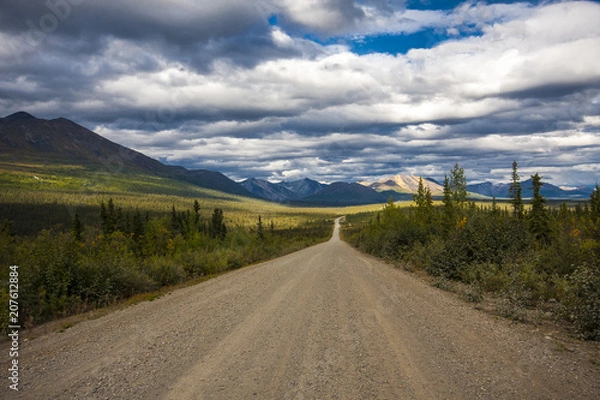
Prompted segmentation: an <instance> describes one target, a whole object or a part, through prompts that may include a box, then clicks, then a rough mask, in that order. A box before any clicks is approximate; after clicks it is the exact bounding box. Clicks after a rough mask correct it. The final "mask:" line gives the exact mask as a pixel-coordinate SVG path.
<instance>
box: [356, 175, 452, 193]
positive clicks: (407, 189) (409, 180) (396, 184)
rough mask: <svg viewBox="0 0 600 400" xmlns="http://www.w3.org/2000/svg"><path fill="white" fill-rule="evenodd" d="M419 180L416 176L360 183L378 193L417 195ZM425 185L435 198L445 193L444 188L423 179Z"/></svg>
mask: <svg viewBox="0 0 600 400" xmlns="http://www.w3.org/2000/svg"><path fill="white" fill-rule="evenodd" d="M419 179H420V177H419V176H416V175H395V176H392V177H389V178H383V179H380V180H378V181H375V182H368V181H365V182H360V184H361V185H364V186H367V187H370V188H371V189H374V190H376V191H378V192H386V191H392V192H397V193H417V189H418V188H419ZM423 184H424V185H425V186H426V187H429V190H431V194H432V195H434V196H441V195H442V194H443V193H444V188H443V187H442V186H441V185H439V184H437V183H434V182H431V181H430V180H427V179H423Z"/></svg>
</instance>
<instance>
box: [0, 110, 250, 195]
mask: <svg viewBox="0 0 600 400" xmlns="http://www.w3.org/2000/svg"><path fill="white" fill-rule="evenodd" d="M0 162H3V163H11V164H14V163H19V164H24V163H30V164H36V165H74V166H80V167H84V168H87V169H88V170H92V171H106V172H109V173H117V174H146V175H152V176H157V177H162V178H169V179H176V180H182V181H185V182H188V183H192V184H195V185H197V186H200V187H203V188H206V189H214V190H218V191H222V192H225V193H230V194H236V195H241V196H248V197H254V196H253V195H252V194H251V193H250V192H248V191H247V190H245V189H244V188H242V187H240V186H239V185H238V184H237V183H235V182H234V181H232V180H231V179H229V178H227V177H226V176H225V175H223V174H221V173H220V172H216V171H208V170H194V171H191V170H187V169H185V168H183V167H175V166H168V165H164V164H162V163H161V162H159V161H157V160H155V159H153V158H150V157H148V156H145V155H143V154H142V153H139V152H137V151H135V150H131V149H129V148H127V147H124V146H121V145H119V144H117V143H114V142H112V141H110V140H108V139H106V138H104V137H102V136H100V135H98V134H97V133H94V132H92V131H90V130H89V129H86V128H84V127H83V126H81V125H78V124H76V123H74V122H73V121H70V120H68V119H65V118H57V119H52V120H45V119H39V118H36V117H34V116H33V115H31V114H28V113H26V112H17V113H15V114H12V115H9V116H8V117H5V118H0Z"/></svg>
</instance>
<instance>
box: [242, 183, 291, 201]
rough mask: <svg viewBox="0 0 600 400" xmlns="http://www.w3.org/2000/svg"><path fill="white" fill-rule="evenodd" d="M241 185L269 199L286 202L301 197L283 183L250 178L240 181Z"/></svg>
mask: <svg viewBox="0 0 600 400" xmlns="http://www.w3.org/2000/svg"><path fill="white" fill-rule="evenodd" d="M239 185H240V186H241V187H243V188H244V189H246V190H247V191H249V192H250V193H252V194H254V195H256V196H258V197H260V198H262V199H265V200H269V201H275V202H278V203H285V202H288V201H290V200H298V199H300V197H299V196H298V195H297V194H296V193H294V192H292V191H291V190H289V189H287V188H286V187H284V186H282V185H281V184H279V183H271V182H269V181H266V180H263V179H255V178H250V179H246V180H245V181H243V182H240V183H239Z"/></svg>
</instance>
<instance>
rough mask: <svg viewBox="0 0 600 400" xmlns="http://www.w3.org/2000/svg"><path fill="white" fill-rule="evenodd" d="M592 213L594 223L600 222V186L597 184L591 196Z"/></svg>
mask: <svg viewBox="0 0 600 400" xmlns="http://www.w3.org/2000/svg"><path fill="white" fill-rule="evenodd" d="M590 213H591V217H592V221H593V222H594V223H596V222H598V220H599V219H600V186H598V184H596V189H595V190H594V191H593V192H592V194H591V195H590Z"/></svg>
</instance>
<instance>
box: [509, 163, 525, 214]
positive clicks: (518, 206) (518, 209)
mask: <svg viewBox="0 0 600 400" xmlns="http://www.w3.org/2000/svg"><path fill="white" fill-rule="evenodd" d="M517 168H518V164H517V162H516V161H513V164H512V174H511V183H510V187H509V188H508V197H509V198H511V199H512V201H511V203H512V206H513V218H516V219H523V215H524V208H523V197H522V190H521V182H520V180H521V178H520V177H519V174H518V173H517Z"/></svg>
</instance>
